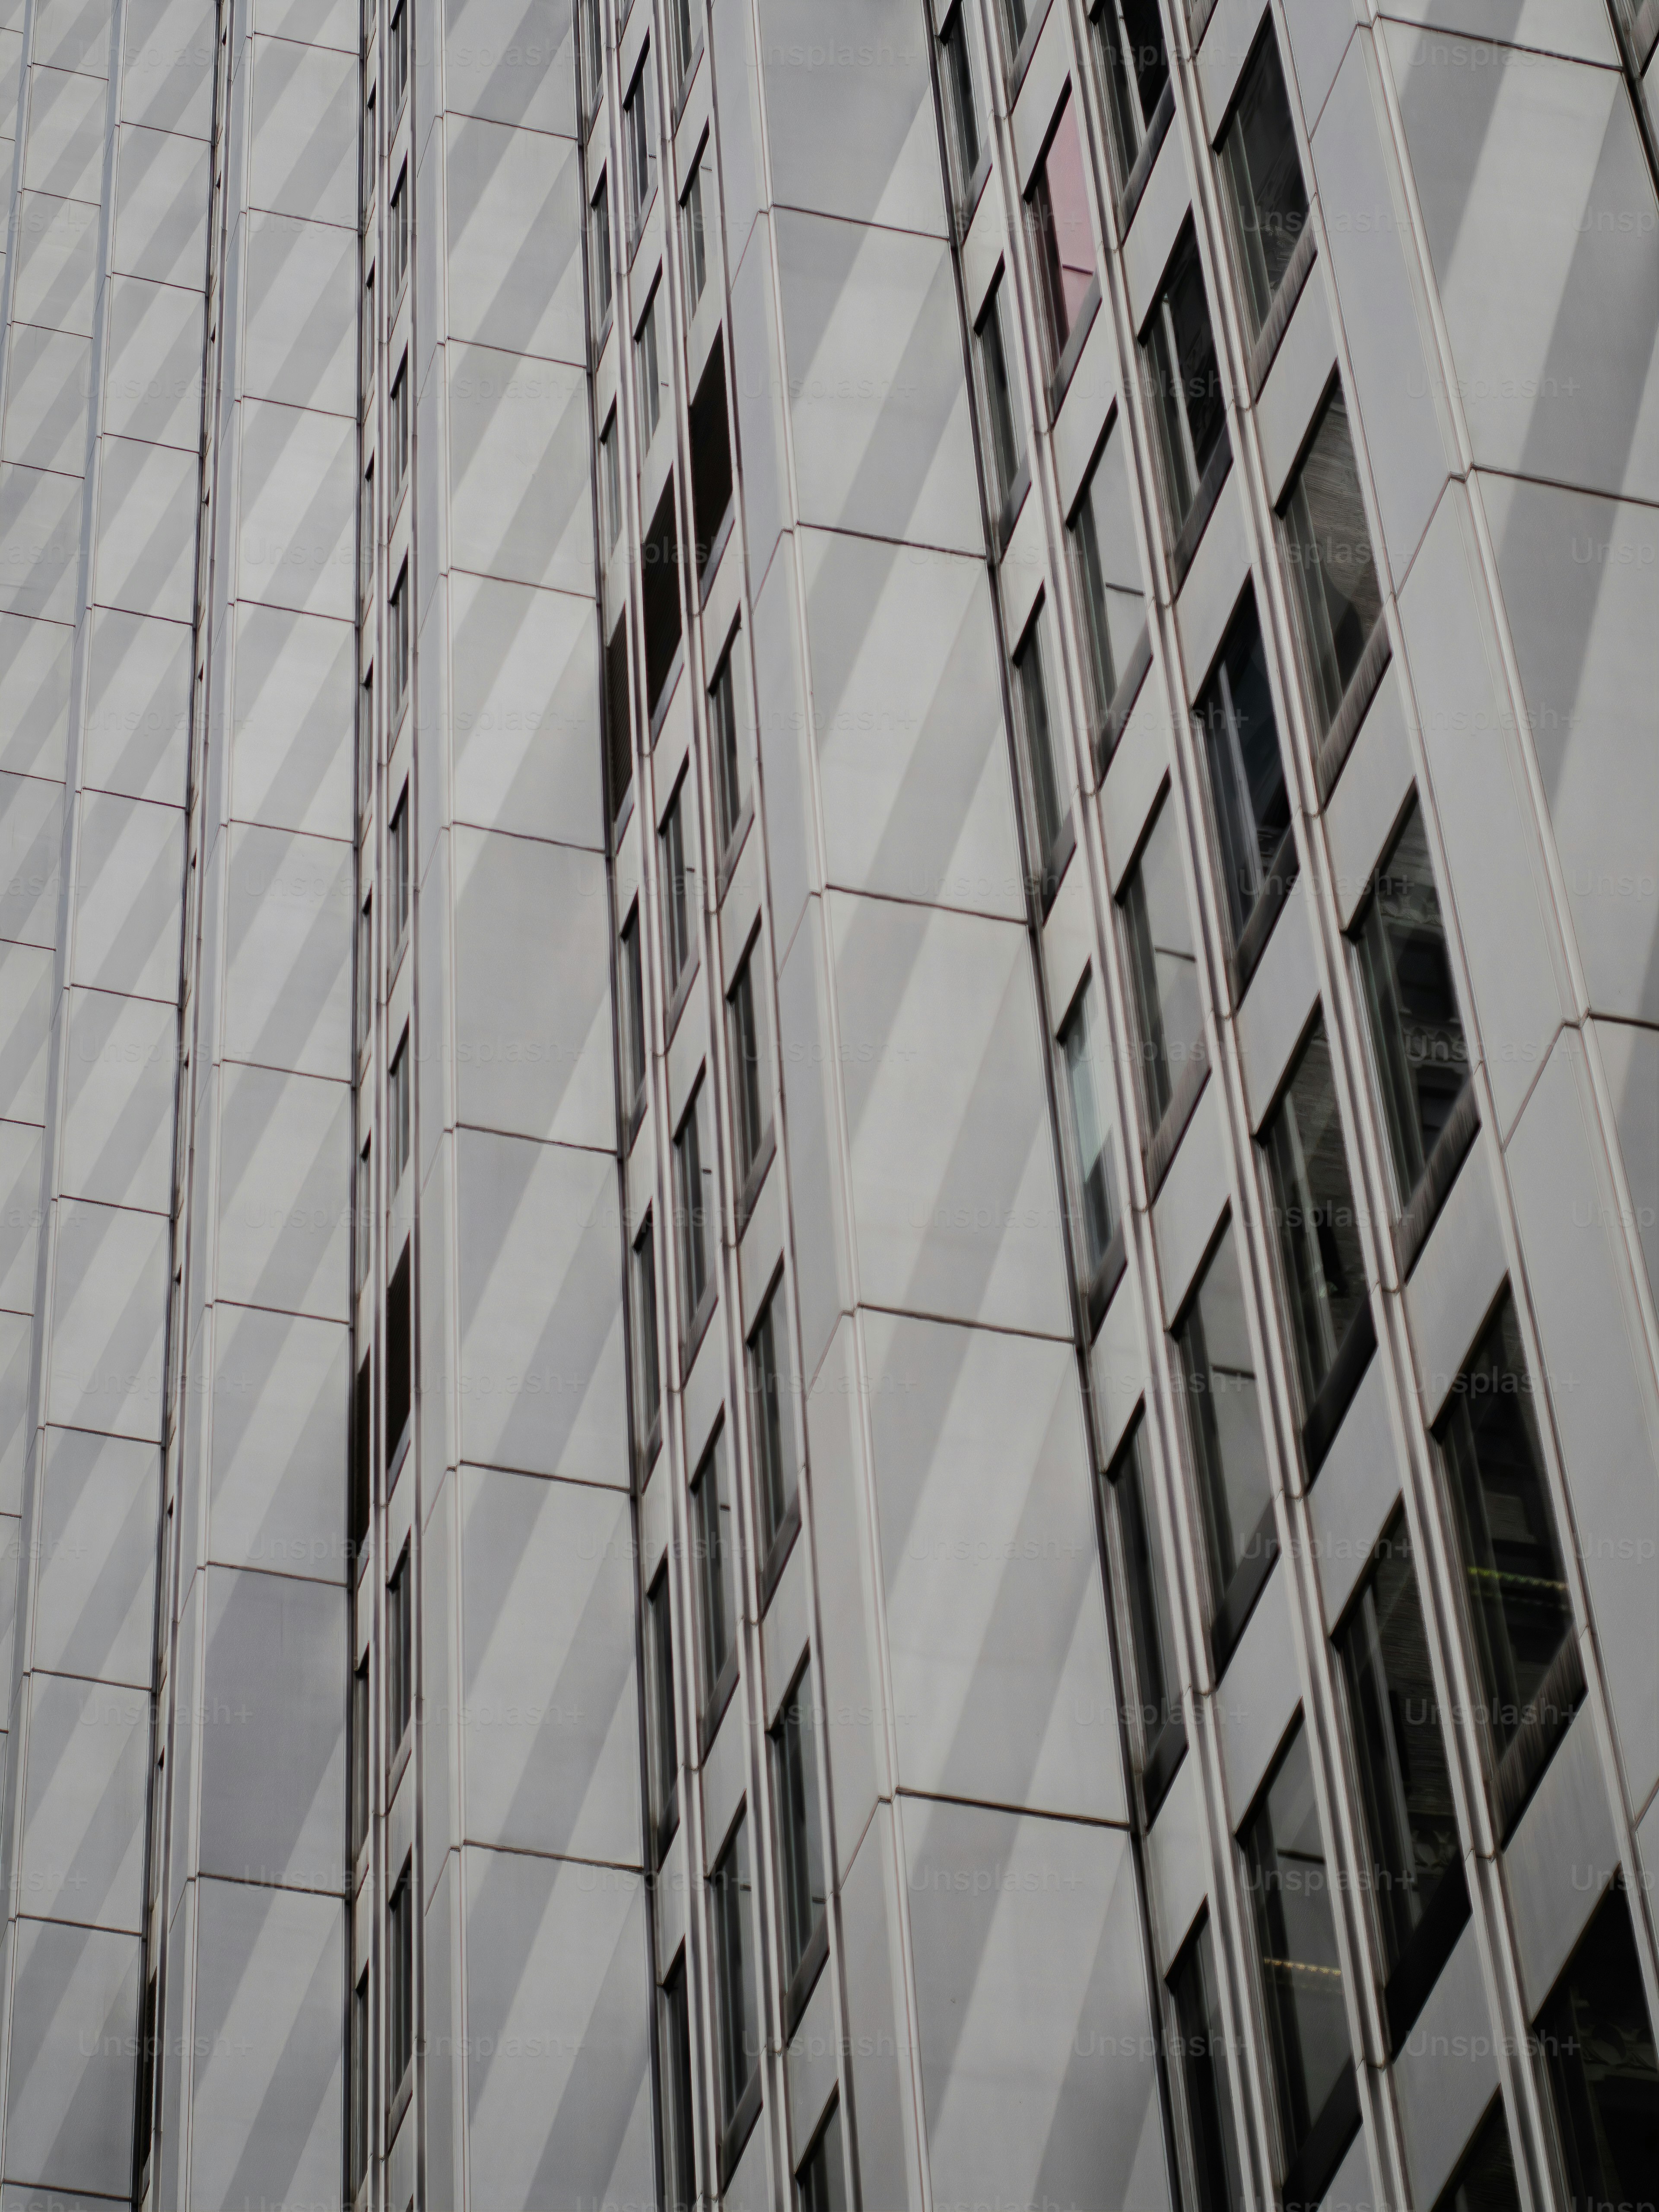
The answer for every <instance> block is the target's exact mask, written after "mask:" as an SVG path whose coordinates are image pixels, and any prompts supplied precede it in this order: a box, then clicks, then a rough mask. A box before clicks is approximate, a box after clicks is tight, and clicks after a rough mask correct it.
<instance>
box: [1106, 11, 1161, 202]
mask: <svg viewBox="0 0 1659 2212" xmlns="http://www.w3.org/2000/svg"><path fill="white" fill-rule="evenodd" d="M1094 25H1095V36H1096V39H1097V42H1098V45H1099V49H1100V62H1101V74H1102V75H1103V76H1104V78H1105V80H1106V90H1107V94H1108V106H1109V112H1110V114H1111V118H1112V126H1113V130H1112V135H1113V137H1114V139H1115V142H1116V143H1115V148H1114V150H1115V154H1116V155H1117V162H1118V184H1119V186H1120V188H1121V185H1123V182H1124V180H1125V179H1127V176H1128V173H1129V172H1130V170H1131V169H1132V168H1133V167H1134V163H1135V158H1136V156H1137V155H1139V152H1140V149H1141V147H1142V145H1143V144H1144V143H1145V142H1146V134H1147V132H1148V131H1150V130H1151V128H1152V118H1153V117H1154V116H1155V115H1156V114H1157V112H1158V101H1159V100H1161V99H1162V98H1163V97H1164V91H1165V89H1166V88H1167V87H1168V85H1169V82H1170V58H1169V54H1168V52H1166V50H1165V47H1164V20H1163V17H1162V16H1161V15H1159V13H1158V0H1102V4H1101V5H1100V6H1099V7H1098V8H1097V9H1096V11H1095V15H1094Z"/></svg>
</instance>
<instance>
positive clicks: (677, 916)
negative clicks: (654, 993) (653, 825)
mask: <svg viewBox="0 0 1659 2212" xmlns="http://www.w3.org/2000/svg"><path fill="white" fill-rule="evenodd" d="M689 789H690V786H689V784H688V782H687V780H686V778H685V777H684V776H682V777H681V779H680V782H679V787H678V790H677V791H676V792H675V793H674V796H673V797H672V799H670V800H669V802H668V811H667V813H666V814H665V815H664V817H663V818H662V828H661V829H660V830H659V832H658V840H657V842H658V848H659V849H658V861H659V866H660V868H661V871H662V949H663V964H664V967H665V969H666V970H667V976H666V981H667V986H668V995H669V998H670V999H671V1000H672V999H674V998H675V997H676V996H677V995H678V992H679V988H680V986H681V984H682V983H683V982H684V980H685V978H686V977H687V976H688V975H690V972H691V963H692V961H693V959H694V958H695V957H696V950H697V940H696V911H697V903H696V902H697V877H696V865H695V862H694V861H693V860H691V859H690V857H689V854H690V850H692V849H694V848H691V841H690V836H688V834H687V824H686V820H685V812H686V807H687V805H688V792H689Z"/></svg>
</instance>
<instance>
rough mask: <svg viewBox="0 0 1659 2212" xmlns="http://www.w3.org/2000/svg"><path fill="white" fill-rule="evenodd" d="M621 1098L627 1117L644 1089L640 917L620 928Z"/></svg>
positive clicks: (637, 916)
mask: <svg viewBox="0 0 1659 2212" xmlns="http://www.w3.org/2000/svg"><path fill="white" fill-rule="evenodd" d="M622 984H623V1020H622V1044H623V1100H624V1102H625V1104H626V1107H627V1110H628V1112H629V1114H630V1115H631V1114H632V1113H633V1111H634V1110H635V1107H636V1106H637V1104H638V1103H639V1097H640V1093H641V1091H643V1090H644V1088H645V976H644V972H643V968H642V964H641V953H640V915H639V908H637V907H635V909H634V911H633V913H632V914H630V915H629V917H628V920H627V921H626V922H625V923H624V924H623V933H622Z"/></svg>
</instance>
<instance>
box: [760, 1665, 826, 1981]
mask: <svg viewBox="0 0 1659 2212" xmlns="http://www.w3.org/2000/svg"><path fill="white" fill-rule="evenodd" d="M819 1728H820V1721H819V1716H818V1711H817V1705H815V1703H814V1701H813V1687H812V1668H811V1662H810V1661H809V1662H808V1663H807V1665H805V1667H803V1668H802V1669H801V1671H800V1674H799V1677H798V1678H797V1680H796V1682H795V1686H794V1688H793V1690H791V1692H789V1695H788V1697H787V1699H785V1701H784V1705H783V1710H782V1711H781V1713H780V1714H779V1716H778V1720H777V1725H776V1726H775V1728H774V1729H773V1730H772V1789H773V1802H774V1803H775V1807H776V1811H777V1824H778V1858H779V1866H778V1879H779V1885H780V1887H781V1890H782V1893H783V1895H782V1899H781V1903H782V1925H783V1971H784V1974H785V1977H786V1978H787V1981H789V1982H791V1983H793V1981H794V1979H795V1978H796V1976H797V1975H798V1974H799V1973H800V1972H801V1970H802V1967H803V1966H805V1964H806V1962H807V1960H808V1956H809V1954H810V1953H811V1951H812V1949H813V1945H814V1939H815V1938H816V1937H817V1934H818V1930H819V1929H820V1927H821V1926H822V1925H823V1913H824V1904H825V1900H826V1899H827V1897H828V1895H829V1891H828V1887H827V1883H826V1877H825V1869H824V1856H823V1811H822V1805H821V1798H820V1794H819V1790H818V1734H819ZM797 1994H798V1995H801V1994H804V1992H798V1993H797Z"/></svg>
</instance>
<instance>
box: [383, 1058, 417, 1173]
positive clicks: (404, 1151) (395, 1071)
mask: <svg viewBox="0 0 1659 2212" xmlns="http://www.w3.org/2000/svg"><path fill="white" fill-rule="evenodd" d="M409 1062H410V1053H409V1031H408V1030H407V1029H405V1030H404V1033H403V1035H402V1036H400V1037H399V1038H398V1049H397V1050H396V1052H394V1053H393V1054H392V1065H391V1066H390V1068H389V1069H388V1070H387V1071H386V1142H387V1144H388V1145H389V1146H390V1147H391V1157H390V1158H389V1159H388V1160H387V1163H386V1170H387V1175H388V1177H389V1179H390V1182H391V1185H392V1194H396V1192H397V1189H398V1185H399V1184H400V1183H401V1182H402V1181H403V1179H404V1169H405V1168H406V1167H407V1166H408V1165H409V1146H410V1119H411V1115H410V1103H411V1102H410V1091H411V1089H412V1085H411V1084H410V1064H409Z"/></svg>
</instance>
